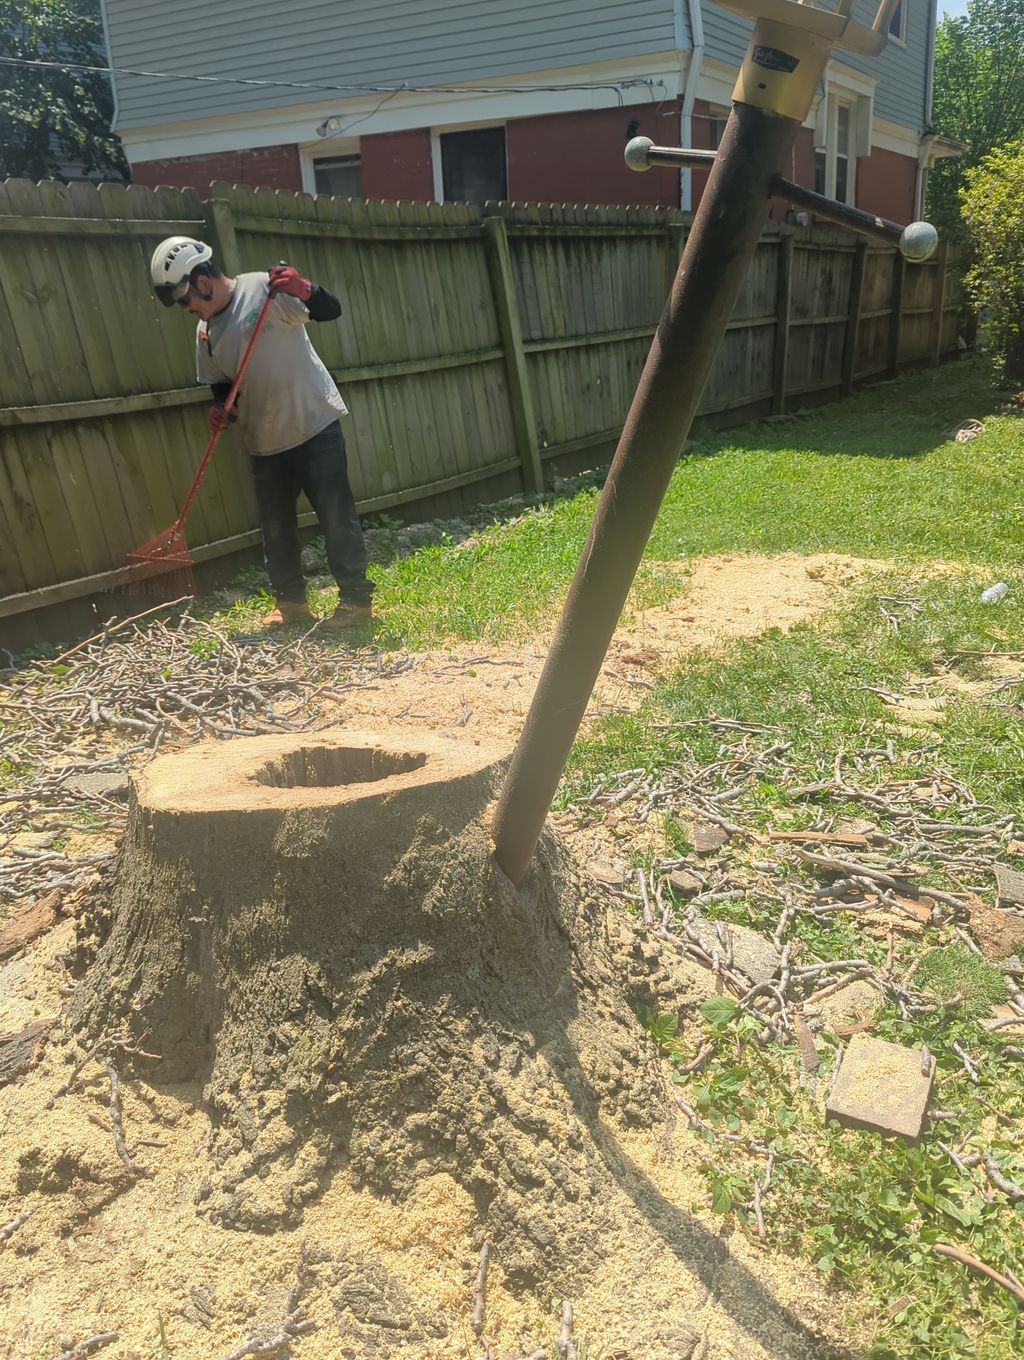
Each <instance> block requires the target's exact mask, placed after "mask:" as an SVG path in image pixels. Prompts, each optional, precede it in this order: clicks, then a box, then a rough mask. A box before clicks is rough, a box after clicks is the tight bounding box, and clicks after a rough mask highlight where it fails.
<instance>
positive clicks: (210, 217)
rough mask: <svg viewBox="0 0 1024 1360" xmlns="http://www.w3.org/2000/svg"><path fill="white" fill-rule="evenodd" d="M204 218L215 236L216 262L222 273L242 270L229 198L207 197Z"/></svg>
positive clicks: (236, 272) (232, 274) (233, 273)
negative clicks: (217, 255)
mask: <svg viewBox="0 0 1024 1360" xmlns="http://www.w3.org/2000/svg"><path fill="white" fill-rule="evenodd" d="M206 220H207V223H208V224H209V226H210V229H211V230H212V232H213V234H214V236H215V237H216V238H217V247H218V254H219V259H218V260H217V264H218V265H219V266H220V267H221V268H223V270H224V273H225V274H228V275H231V276H232V277H233V276H234V275H235V274H240V273H241V272H242V260H241V256H240V255H239V253H238V238H237V236H236V235H235V219H234V216H233V214H232V212H231V200H230V199H229V198H221V197H219V196H217V197H214V198H211V199H208V200H207V203H206Z"/></svg>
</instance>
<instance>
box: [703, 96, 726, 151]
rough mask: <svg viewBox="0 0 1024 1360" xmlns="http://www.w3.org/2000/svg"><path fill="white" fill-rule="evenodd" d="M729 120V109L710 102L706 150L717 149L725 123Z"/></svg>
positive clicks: (720, 142)
mask: <svg viewBox="0 0 1024 1360" xmlns="http://www.w3.org/2000/svg"><path fill="white" fill-rule="evenodd" d="M728 121H729V110H728V109H725V108H720V107H716V105H714V104H712V106H711V111H710V113H709V114H708V150H710V151H717V150H718V148H719V147H720V146H721V145H722V138H723V137H724V136H725V125H726V123H727V122H728Z"/></svg>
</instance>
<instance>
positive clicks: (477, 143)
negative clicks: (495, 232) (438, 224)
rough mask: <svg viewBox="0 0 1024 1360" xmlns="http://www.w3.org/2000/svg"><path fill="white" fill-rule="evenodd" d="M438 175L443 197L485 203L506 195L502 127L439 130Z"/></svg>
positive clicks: (506, 183)
mask: <svg viewBox="0 0 1024 1360" xmlns="http://www.w3.org/2000/svg"><path fill="white" fill-rule="evenodd" d="M441 177H442V182H443V184H444V196H445V199H446V200H454V201H457V202H462V203H487V202H488V201H489V200H490V199H504V198H507V197H508V180H507V176H506V172H505V129H504V128H503V127H490V128H473V129H472V130H471V131H468V132H442V134H441Z"/></svg>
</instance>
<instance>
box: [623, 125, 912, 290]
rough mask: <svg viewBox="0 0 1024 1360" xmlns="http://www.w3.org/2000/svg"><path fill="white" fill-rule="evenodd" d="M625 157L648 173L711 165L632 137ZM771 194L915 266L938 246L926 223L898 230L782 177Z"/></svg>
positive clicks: (703, 156) (705, 156)
mask: <svg viewBox="0 0 1024 1360" xmlns="http://www.w3.org/2000/svg"><path fill="white" fill-rule="evenodd" d="M625 156H626V164H627V165H628V166H629V167H630V169H631V170H650V169H651V167H652V166H655V165H666V166H672V167H688V168H690V169H710V167H711V166H712V165H713V164H714V161H715V153H714V152H713V151H693V150H689V149H686V150H684V149H682V148H680V147H674V146H655V145H654V143H653V142H652V141H651V139H650V137H634V138H633V140H632V141H631V142H629V143H627V145H626V151H625ZM771 192H772V194H773V195H774V196H775V197H776V198H784V199H785V200H786V202H787V203H792V204H793V206H794V207H796V208H806V209H807V211H808V212H812V213H814V214H815V216H817V217H823V218H824V219H825V220H826V221H827V222H835V223H836V224H837V226H840V227H846V228H848V229H849V230H850V231H856V232H859V233H860V235H861V236H870V237H872V238H873V239H875V240H876V241H885V242H886V243H887V244H888V245H896V246H899V248H900V253H901V254H902V255H903V256H904V258H906V259H908V260H913V261H915V262H917V263H919V262H920V261H922V260H927V259H928V258H929V257H930V256H931V255H933V254H934V253H935V249H936V247H937V246H938V244H939V234H938V232H937V231H936V230H935V228H934V227H933V226H931V225H930V224H929V223H928V222H911V224H910V226H909V227H901V226H900V225H899V223H898V222H890V221H889V220H888V218H885V217H878V216H877V215H876V214H874V213H868V212H864V211H863V210H862V209H861V208H853V207H851V206H850V205H849V204H848V203H840V202H838V201H837V200H836V199H834V198H826V196H825V195H824V194H816V193H815V192H814V190H813V189H805V188H804V187H803V185H802V184H794V183H793V181H792V180H789V179H785V178H784V177H783V176H782V175H775V176H774V178H773V179H772V182H771Z"/></svg>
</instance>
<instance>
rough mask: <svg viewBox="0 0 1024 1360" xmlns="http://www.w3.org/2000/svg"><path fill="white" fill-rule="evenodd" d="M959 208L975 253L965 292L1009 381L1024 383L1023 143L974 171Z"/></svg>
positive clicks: (993, 153) (993, 155) (1013, 144)
mask: <svg viewBox="0 0 1024 1360" xmlns="http://www.w3.org/2000/svg"><path fill="white" fill-rule="evenodd" d="M961 203H962V208H963V218H964V222H965V224H966V226H967V229H968V231H969V232H970V235H971V243H972V246H973V250H974V264H973V266H972V268H971V270H970V272H969V273H968V275H967V286H968V288H969V290H970V292H971V296H972V298H973V299H974V303H975V306H976V307H977V308H978V310H979V311H980V312H981V313H982V315H983V317H984V318H985V321H986V324H987V326H988V328H989V331H990V334H991V339H992V342H993V345H994V346H995V348H996V349H997V350H998V351H999V353H1000V354H1001V355H1002V356H1003V362H1004V368H1005V374H1006V377H1007V378H1008V379H1010V380H1011V381H1012V382H1014V383H1024V141H1018V142H1011V143H1009V144H1008V145H1007V146H1003V147H998V148H997V149H996V150H995V151H991V152H990V153H989V154H988V155H987V156H986V157H985V159H984V160H983V161H982V162H981V164H980V165H976V166H975V167H974V168H973V169H972V170H970V171H969V172H968V174H967V187H966V188H965V189H964V190H963V192H962V194H961Z"/></svg>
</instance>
